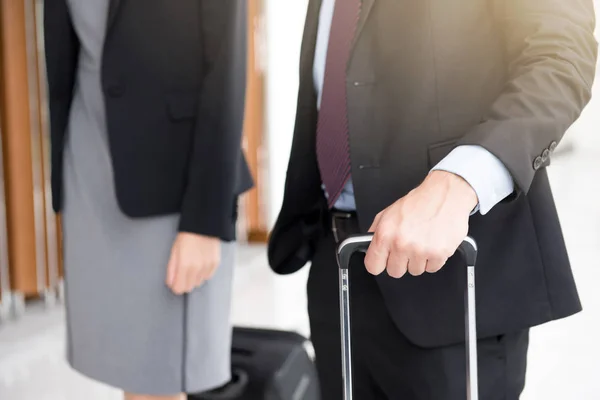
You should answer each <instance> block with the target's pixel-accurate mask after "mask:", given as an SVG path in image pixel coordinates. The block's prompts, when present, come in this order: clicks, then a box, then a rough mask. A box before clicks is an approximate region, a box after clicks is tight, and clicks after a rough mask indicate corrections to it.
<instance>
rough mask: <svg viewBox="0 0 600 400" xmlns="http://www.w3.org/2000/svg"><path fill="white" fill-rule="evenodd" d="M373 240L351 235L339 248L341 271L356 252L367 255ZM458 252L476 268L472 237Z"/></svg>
mask: <svg viewBox="0 0 600 400" xmlns="http://www.w3.org/2000/svg"><path fill="white" fill-rule="evenodd" d="M371 240H373V234H372V233H367V234H359V235H351V236H349V237H348V238H347V239H346V240H344V241H343V242H342V243H340V245H339V246H338V251H337V256H338V264H339V266H340V269H348V267H349V265H350V258H351V257H352V255H353V254H354V253H356V252H359V251H360V252H363V253H366V251H367V249H368V248H369V245H370V244H371ZM457 251H458V252H459V253H461V254H462V256H463V257H464V259H465V261H466V263H467V266H469V267H474V266H475V261H476V260H477V243H475V240H473V238H471V237H470V236H467V237H465V238H464V239H463V241H462V243H461V244H460V246H459V247H458V249H457Z"/></svg>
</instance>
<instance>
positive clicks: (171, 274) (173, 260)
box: [166, 250, 179, 289]
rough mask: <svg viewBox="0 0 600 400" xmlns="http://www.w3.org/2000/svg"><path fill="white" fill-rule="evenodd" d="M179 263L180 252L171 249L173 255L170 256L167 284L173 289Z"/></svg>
mask: <svg viewBox="0 0 600 400" xmlns="http://www.w3.org/2000/svg"><path fill="white" fill-rule="evenodd" d="M178 265H179V263H178V253H177V251H174V250H173V251H171V257H170V258H169V264H168V265H167V278H166V283H167V286H168V287H170V288H171V289H172V288H173V285H174V284H175V277H176V276H177V266H178Z"/></svg>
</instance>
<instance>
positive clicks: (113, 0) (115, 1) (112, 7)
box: [106, 0, 125, 32]
mask: <svg viewBox="0 0 600 400" xmlns="http://www.w3.org/2000/svg"><path fill="white" fill-rule="evenodd" d="M123 1H125V0H110V4H109V8H108V20H107V23H106V31H107V32H108V31H109V30H110V28H111V27H112V25H113V23H114V22H115V18H116V16H117V13H118V11H119V7H120V6H121V4H123Z"/></svg>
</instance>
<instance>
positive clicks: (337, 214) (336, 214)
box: [331, 211, 352, 244]
mask: <svg viewBox="0 0 600 400" xmlns="http://www.w3.org/2000/svg"><path fill="white" fill-rule="evenodd" d="M350 218H352V214H350V213H347V212H342V211H333V212H332V213H331V231H332V232H333V240H335V243H336V244H339V243H340V229H339V228H338V226H337V223H336V221H337V220H338V219H350Z"/></svg>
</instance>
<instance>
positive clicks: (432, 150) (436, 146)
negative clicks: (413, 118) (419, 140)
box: [427, 138, 460, 168]
mask: <svg viewBox="0 0 600 400" xmlns="http://www.w3.org/2000/svg"><path fill="white" fill-rule="evenodd" d="M459 139H460V138H452V139H446V140H443V141H441V142H436V143H433V144H430V145H429V146H427V163H428V166H429V168H433V167H434V166H435V165H436V164H437V163H439V162H440V161H442V160H443V159H444V157H446V156H447V155H448V154H449V153H450V152H451V151H452V150H454V148H455V147H456V143H457V142H458V140H459Z"/></svg>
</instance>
